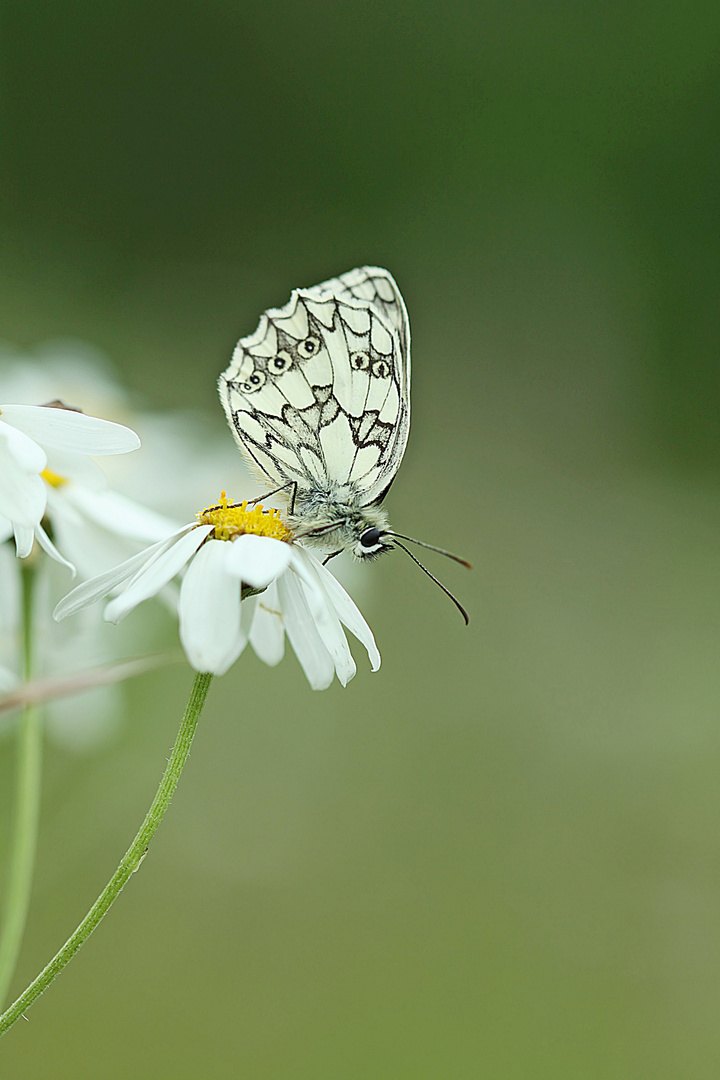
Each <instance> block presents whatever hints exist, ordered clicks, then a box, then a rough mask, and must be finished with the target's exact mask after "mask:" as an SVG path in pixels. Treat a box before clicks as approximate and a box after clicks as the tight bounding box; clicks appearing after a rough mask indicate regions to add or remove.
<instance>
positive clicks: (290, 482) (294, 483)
mask: <svg viewBox="0 0 720 1080" xmlns="http://www.w3.org/2000/svg"><path fill="white" fill-rule="evenodd" d="M297 487H298V486H297V480H288V482H287V484H283V485H282V487H277V488H274V489H273V490H272V491H268V492H267V493H266V494H265V495H258V497H257V499H248V506H254V505H255V503H259V502H262V501H264V500H265V499H269V498H271V496H273V495H277V494H278V492H280V491H287V489H288V488H292V495H291V496H290V507H289V512H290V513H291V514H294V513H295V496H296V495H297Z"/></svg>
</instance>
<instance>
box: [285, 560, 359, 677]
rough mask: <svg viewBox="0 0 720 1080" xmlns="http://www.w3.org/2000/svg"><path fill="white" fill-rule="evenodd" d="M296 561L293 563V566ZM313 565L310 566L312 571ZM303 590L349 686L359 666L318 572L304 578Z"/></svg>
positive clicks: (330, 650)
mask: <svg viewBox="0 0 720 1080" xmlns="http://www.w3.org/2000/svg"><path fill="white" fill-rule="evenodd" d="M294 565H295V562H294V563H293V566H294ZM312 569H313V568H312V567H310V570H311V573H312ZM302 587H303V591H304V593H305V599H306V600H307V602H308V607H309V608H310V612H311V614H312V617H313V619H314V620H315V626H316V627H317V630H318V633H319V634H320V637H321V638H322V640H323V644H324V645H325V648H326V649H327V651H328V652H329V653H330V655H331V656H332V658H333V662H334V664H335V671H336V672H337V677H338V679H339V680H340V682H341V683H342V684H343V686H347V684H348V683H349V682H350V680H351V679H352V678H353V676H354V675H355V672H356V670H357V668H356V667H355V661H354V660H353V658H352V653H351V652H350V649H349V648H348V643H347V639H346V637H345V634H344V633H343V628H342V626H341V625H340V620H339V619H338V617H337V615H336V614H335V609H334V608H333V606H332V604H331V603H330V599H329V598H328V595H327V593H326V592H325V589H324V588H323V586H322V584H321V583H320V579H319V578H318V576H317V574H314V573H313V574H312V580H310V581H306V580H303V584H302Z"/></svg>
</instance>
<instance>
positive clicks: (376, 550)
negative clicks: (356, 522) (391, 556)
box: [352, 525, 393, 559]
mask: <svg viewBox="0 0 720 1080" xmlns="http://www.w3.org/2000/svg"><path fill="white" fill-rule="evenodd" d="M392 547H393V545H392V544H391V542H390V538H389V536H388V534H387V533H386V532H383V530H382V529H379V528H378V527H377V525H371V526H370V527H369V528H366V529H363V531H362V532H361V533H360V535H359V537H358V538H357V540H356V541H355V543H354V544H353V546H352V553H353V555H354V556H355V558H356V559H376V558H377V557H378V555H382V553H383V552H384V551H390V550H391V549H392Z"/></svg>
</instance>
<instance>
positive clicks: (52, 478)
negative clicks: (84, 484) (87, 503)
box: [40, 469, 68, 488]
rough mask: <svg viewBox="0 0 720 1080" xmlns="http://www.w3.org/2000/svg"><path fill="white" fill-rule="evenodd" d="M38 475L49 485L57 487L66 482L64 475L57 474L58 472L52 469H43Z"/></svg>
mask: <svg viewBox="0 0 720 1080" xmlns="http://www.w3.org/2000/svg"><path fill="white" fill-rule="evenodd" d="M40 475H41V476H42V478H43V480H44V481H45V483H46V484H49V485H50V487H54V488H59V487H62V486H63V484H67V482H68V481H67V480H66V479H65V477H64V476H58V474H57V473H56V472H53V471H52V469H43V471H42V472H41V473H40Z"/></svg>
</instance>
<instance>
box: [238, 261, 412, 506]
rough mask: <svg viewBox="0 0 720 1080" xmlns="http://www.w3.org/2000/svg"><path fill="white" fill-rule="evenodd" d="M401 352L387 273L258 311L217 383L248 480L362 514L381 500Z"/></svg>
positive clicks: (359, 274) (368, 274)
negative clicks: (321, 494) (346, 502)
mask: <svg viewBox="0 0 720 1080" xmlns="http://www.w3.org/2000/svg"><path fill="white" fill-rule="evenodd" d="M359 292H361V293H366V292H367V293H370V294H371V295H358V293H359ZM409 344H410V334H409V326H408V320H407V312H406V310H405V305H404V303H403V301H402V297H401V296H400V293H399V291H398V288H397V286H396V285H395V282H394V281H393V279H392V277H391V276H390V274H388V273H387V271H386V270H380V269H373V268H366V269H363V270H353V271H350V272H349V273H348V274H344V275H342V277H340V278H335V279H333V280H332V281H329V282H325V283H323V284H322V285H317V286H315V287H314V288H312V289H297V290H295V291H294V292H293V293H292V295H291V297H290V300H289V302H288V303H287V304H286V305H285V306H284V307H282V308H271V309H270V310H269V311H266V312H265V314H264V315H262V316H261V318H260V323H259V325H258V328H257V330H256V331H255V333H254V334H251V335H250V336H249V337H246V338H241V340H240V341H239V342H238V344H237V346H236V348H235V351H234V353H233V358H232V362H231V364H230V366H229V367H228V369H227V371H226V372H224V374H223V375H221V376H220V382H219V389H220V397H221V400H222V402H223V406H224V408H225V412H226V414H227V417H228V420H229V422H230V426H231V428H232V430H233V432H234V434H235V436H236V438H237V441H238V443H239V445H240V447H241V449H242V450H243V451H244V452H245V453H246V454H247V456H248V458H249V459H250V462H251V464H253V465H254V466H255V469H256V471H259V472H260V473H261V474H262V476H263V477H265V478H266V479H267V480H269V481H271V482H272V483H273V484H277V485H280V484H285V483H288V482H295V483H296V484H297V485H298V487H299V488H300V489H301V490H302V489H305V490H307V489H311V488H320V489H323V490H330V488H334V489H336V488H337V487H338V486H339V487H340V488H341V489H344V493H345V494H346V495H347V497H348V498H355V499H357V501H358V502H359V504H360V505H363V506H365V505H368V504H370V503H372V502H374V501H376V500H377V499H378V498H380V496H381V495H382V494H383V492H384V491H385V490H386V489H387V487H388V486H389V484H390V482H391V481H392V479H393V477H394V476H395V473H396V472H397V470H398V468H399V466H400V461H401V459H402V455H403V451H404V449H405V444H406V442H407V435H408V428H409V423H410V351H409Z"/></svg>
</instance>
